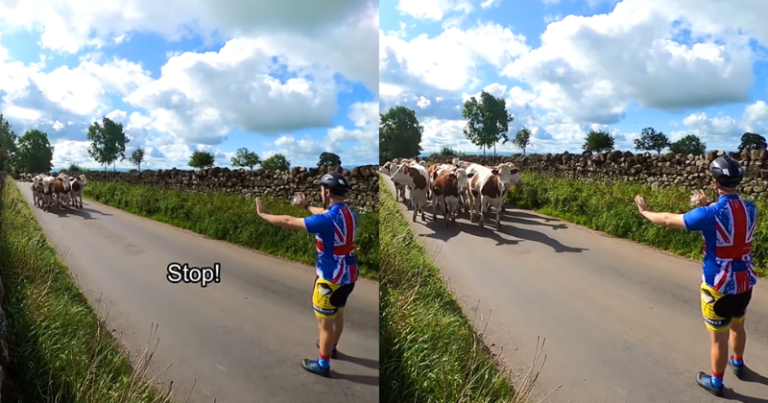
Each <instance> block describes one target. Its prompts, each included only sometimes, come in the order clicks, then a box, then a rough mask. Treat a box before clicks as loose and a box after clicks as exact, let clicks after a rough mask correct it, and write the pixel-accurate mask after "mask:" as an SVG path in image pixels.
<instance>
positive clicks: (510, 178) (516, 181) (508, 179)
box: [496, 162, 523, 192]
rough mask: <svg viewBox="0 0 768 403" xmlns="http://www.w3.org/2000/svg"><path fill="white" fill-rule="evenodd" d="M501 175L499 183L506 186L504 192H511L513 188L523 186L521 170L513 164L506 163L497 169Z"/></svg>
mask: <svg viewBox="0 0 768 403" xmlns="http://www.w3.org/2000/svg"><path fill="white" fill-rule="evenodd" d="M496 170H497V171H498V175H499V182H501V184H502V185H503V186H504V188H503V191H505V192H506V191H507V190H509V188H511V187H512V186H519V185H522V184H523V177H522V176H520V169H519V168H518V167H517V166H515V164H513V163H511V162H505V163H502V164H500V165H499V166H498V167H496Z"/></svg>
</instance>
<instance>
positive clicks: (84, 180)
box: [79, 174, 88, 186]
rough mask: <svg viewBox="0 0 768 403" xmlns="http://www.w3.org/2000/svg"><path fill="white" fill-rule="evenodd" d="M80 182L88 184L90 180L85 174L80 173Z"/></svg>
mask: <svg viewBox="0 0 768 403" xmlns="http://www.w3.org/2000/svg"><path fill="white" fill-rule="evenodd" d="M79 179H80V183H81V184H82V185H83V186H85V185H87V184H88V181H87V180H86V179H85V174H80V178H79Z"/></svg>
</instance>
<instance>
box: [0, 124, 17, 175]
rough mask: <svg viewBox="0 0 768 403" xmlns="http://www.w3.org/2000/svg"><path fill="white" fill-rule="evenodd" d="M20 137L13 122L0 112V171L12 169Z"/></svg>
mask: <svg viewBox="0 0 768 403" xmlns="http://www.w3.org/2000/svg"><path fill="white" fill-rule="evenodd" d="M18 139H19V138H18V136H17V135H16V133H14V132H13V128H12V127H11V124H10V123H9V122H8V121H7V120H5V118H4V117H3V114H2V113H0V171H10V170H11V162H12V161H13V158H14V156H15V155H16V149H17V148H16V142H17V141H18Z"/></svg>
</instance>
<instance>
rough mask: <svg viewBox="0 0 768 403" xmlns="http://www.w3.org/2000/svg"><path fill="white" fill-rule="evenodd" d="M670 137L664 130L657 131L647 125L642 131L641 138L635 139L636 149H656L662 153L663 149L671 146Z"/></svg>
mask: <svg viewBox="0 0 768 403" xmlns="http://www.w3.org/2000/svg"><path fill="white" fill-rule="evenodd" d="M671 145H672V143H670V142H669V138H668V137H667V135H666V134H664V133H662V132H657V131H656V129H654V128H653V127H646V128H645V129H643V130H642V132H640V138H639V139H635V150H638V151H656V154H659V155H660V154H661V150H663V149H665V148H667V147H669V146H671Z"/></svg>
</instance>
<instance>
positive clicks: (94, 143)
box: [88, 117, 130, 170]
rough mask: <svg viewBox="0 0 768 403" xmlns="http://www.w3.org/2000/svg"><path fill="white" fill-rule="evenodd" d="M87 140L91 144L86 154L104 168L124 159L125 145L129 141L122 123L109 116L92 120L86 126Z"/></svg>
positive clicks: (113, 166)
mask: <svg viewBox="0 0 768 403" xmlns="http://www.w3.org/2000/svg"><path fill="white" fill-rule="evenodd" d="M88 140H91V146H90V147H89V148H88V154H90V155H91V157H92V158H93V159H94V160H96V162H98V163H99V164H101V165H104V169H105V170H106V167H107V166H109V164H112V168H113V169H114V170H116V168H115V162H116V161H117V160H118V159H119V160H120V161H122V160H124V159H125V146H126V144H128V142H130V139H128V137H126V135H125V130H123V124H122V123H115V122H113V121H112V119H110V118H107V117H105V118H103V119H101V124H99V122H93V124H91V126H90V127H89V128H88Z"/></svg>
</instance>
